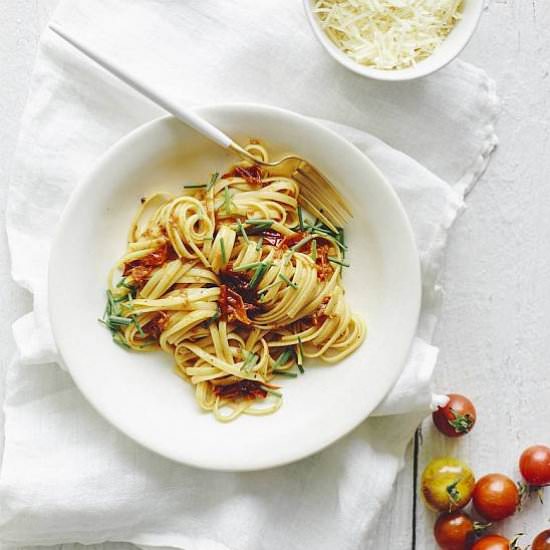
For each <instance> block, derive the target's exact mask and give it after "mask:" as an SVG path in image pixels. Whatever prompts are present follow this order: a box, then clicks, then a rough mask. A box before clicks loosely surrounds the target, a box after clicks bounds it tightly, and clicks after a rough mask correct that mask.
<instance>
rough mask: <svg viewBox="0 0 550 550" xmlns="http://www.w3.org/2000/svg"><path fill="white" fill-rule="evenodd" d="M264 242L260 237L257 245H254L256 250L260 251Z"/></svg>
mask: <svg viewBox="0 0 550 550" xmlns="http://www.w3.org/2000/svg"><path fill="white" fill-rule="evenodd" d="M263 242H264V238H263V237H260V240H259V241H258V243H257V244H256V250H261V249H262V243H263Z"/></svg>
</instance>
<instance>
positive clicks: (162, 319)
mask: <svg viewBox="0 0 550 550" xmlns="http://www.w3.org/2000/svg"><path fill="white" fill-rule="evenodd" d="M167 323H168V315H167V314H166V312H164V311H159V312H157V313H156V314H155V316H154V317H153V318H152V319H151V320H150V321H148V322H147V323H146V324H145V325H143V327H142V330H143V332H144V334H145V335H146V336H148V337H150V338H154V339H155V340H158V339H159V338H160V335H161V333H162V331H163V330H164V329H165V328H166V324H167Z"/></svg>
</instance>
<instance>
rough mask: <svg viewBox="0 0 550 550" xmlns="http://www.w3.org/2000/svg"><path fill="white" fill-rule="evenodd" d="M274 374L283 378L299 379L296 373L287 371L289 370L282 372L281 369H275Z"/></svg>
mask: <svg viewBox="0 0 550 550" xmlns="http://www.w3.org/2000/svg"><path fill="white" fill-rule="evenodd" d="M272 372H273V373H274V374H280V375H282V376H289V377H290V378H297V376H298V375H297V374H296V373H295V372H291V371H287V370H281V369H274V370H273V371H272Z"/></svg>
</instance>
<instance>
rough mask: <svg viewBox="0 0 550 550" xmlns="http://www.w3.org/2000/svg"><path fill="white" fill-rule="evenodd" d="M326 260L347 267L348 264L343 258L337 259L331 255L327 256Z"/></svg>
mask: <svg viewBox="0 0 550 550" xmlns="http://www.w3.org/2000/svg"><path fill="white" fill-rule="evenodd" d="M328 261H329V262H332V263H333V264H338V265H341V266H343V267H349V266H350V265H349V264H348V263H347V262H344V261H343V260H339V259H338V258H333V257H332V256H329V257H328Z"/></svg>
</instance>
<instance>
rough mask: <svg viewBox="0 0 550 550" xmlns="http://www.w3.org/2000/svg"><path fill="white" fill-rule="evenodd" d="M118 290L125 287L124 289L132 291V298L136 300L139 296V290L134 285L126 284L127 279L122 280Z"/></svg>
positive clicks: (118, 284)
mask: <svg viewBox="0 0 550 550" xmlns="http://www.w3.org/2000/svg"><path fill="white" fill-rule="evenodd" d="M116 286H117V288H120V287H123V288H126V289H128V290H129V291H130V294H131V295H132V298H135V297H136V296H137V288H136V287H135V286H133V285H129V284H128V283H127V282H126V277H124V278H123V279H121V280H120V281H119V282H118V283H117V285H116Z"/></svg>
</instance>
